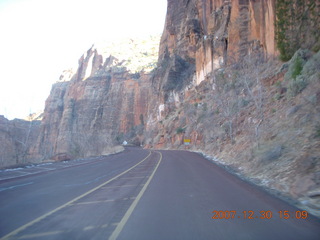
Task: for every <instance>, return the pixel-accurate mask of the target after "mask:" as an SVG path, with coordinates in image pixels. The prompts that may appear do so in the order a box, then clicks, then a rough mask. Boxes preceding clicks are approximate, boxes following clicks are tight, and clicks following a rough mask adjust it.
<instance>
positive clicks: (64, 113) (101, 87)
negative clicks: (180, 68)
mask: <svg viewBox="0 0 320 240" xmlns="http://www.w3.org/2000/svg"><path fill="white" fill-rule="evenodd" d="M142 42H145V44H151V48H149V49H146V46H145V45H141V44H140V48H141V49H140V50H139V51H138V50H137V49H138V48H139V47H138V46H137V42H135V41H134V40H132V39H131V40H129V41H128V42H126V44H127V45H128V46H123V49H122V50H121V49H120V51H121V52H120V53H115V55H117V54H118V55H119V54H124V55H126V56H127V57H128V54H129V55H130V54H131V53H130V51H131V50H132V51H138V53H135V54H136V55H138V56H139V57H140V58H139V59H136V58H137V56H135V59H133V58H132V56H129V57H128V58H127V59H121V58H117V57H115V56H113V55H111V54H110V52H109V53H108V54H107V55H106V57H104V56H102V55H101V54H99V52H98V51H99V50H98V49H97V48H96V47H92V48H90V49H89V50H88V51H87V52H86V53H85V54H84V55H83V56H82V57H81V58H80V59H79V66H78V69H77V70H76V71H75V72H74V73H72V72H70V70H69V71H65V72H64V73H63V75H61V77H60V81H59V82H57V83H56V84H54V85H53V87H52V90H51V93H50V96H49V98H48V99H47V101H46V105H45V106H46V107H45V111H44V117H43V121H42V124H41V130H40V135H39V138H38V141H37V144H36V145H35V147H34V148H33V149H32V150H31V154H32V155H33V156H35V158H36V159H39V160H40V159H42V160H44V159H54V160H65V159H73V158H79V157H87V156H97V155H103V154H108V153H111V152H113V151H116V150H115V149H114V146H115V145H117V144H118V145H119V144H121V143H122V141H124V140H127V141H128V140H129V139H130V140H132V142H135V143H136V144H140V141H141V137H142V136H141V135H142V131H143V128H144V119H146V114H147V110H148V107H149V104H148V102H149V101H148V100H149V98H150V89H151V83H150V81H149V78H150V73H148V72H147V71H148V68H150V64H151V65H152V64H153V63H152V59H151V61H150V60H148V59H147V60H145V58H147V56H149V57H151V58H154V59H155V60H156V56H157V52H156V51H157V48H154V46H153V45H154V44H156V45H157V44H158V39H156V40H154V39H153V42H152V41H151V43H150V41H149V42H148V41H144V40H143V41H142ZM138 43H139V41H138ZM118 47H119V46H118ZM128 48H129V49H128ZM132 48H134V49H132ZM147 48H148V47H147ZM130 49H131V50H130ZM109 50H110V49H109ZM110 51H111V50H110ZM113 51H114V49H113ZM141 51H143V52H142V53H141ZM154 55H155V56H154ZM120 57H121V56H120ZM134 61H140V62H142V64H141V63H139V62H138V63H135V65H134V66H133V62H134ZM137 69H138V70H137ZM139 70H140V71H139ZM136 71H137V72H136Z"/></svg>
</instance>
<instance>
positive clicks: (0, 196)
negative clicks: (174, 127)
mask: <svg viewBox="0 0 320 240" xmlns="http://www.w3.org/2000/svg"><path fill="white" fill-rule="evenodd" d="M59 164H60V165H61V163H57V166H60V165H59ZM43 168H44V169H43V170H39V169H41V167H38V169H37V171H33V173H32V171H30V172H29V173H28V174H24V175H15V176H13V175H11V177H10V178H8V177H3V176H4V175H5V174H6V173H5V172H3V173H0V206H1V207H0V238H1V239H36V240H37V239H41V240H42V239H44V240H48V239H55V240H56V239H68V240H69V239H86V240H87V239H129V240H134V239H137V240H138V239H139V240H143V239H146V240H157V239H159V240H170V239H183V240H187V239H192V240H195V239H219V240H221V239H244V240H249V239H259V240H260V239H268V240H269V239H276V240H277V239H290V240H293V239H302V240H308V239H317V240H319V239H320V220H319V219H317V218H315V217H313V216H310V215H308V216H307V215H306V212H305V211H302V210H300V209H297V208H295V207H293V206H290V205H289V204H287V203H285V202H283V201H282V200H280V199H277V198H274V197H273V196H271V195H269V194H267V193H266V192H264V191H262V190H260V189H258V188H257V187H255V186H252V185H250V184H247V183H246V182H244V181H242V180H240V179H239V178H237V177H235V176H233V175H231V174H229V173H228V172H226V171H225V170H223V169H221V168H220V167H218V166H216V165H215V164H213V163H211V162H209V161H208V160H206V159H204V158H203V157H201V156H200V155H198V154H196V153H190V152H185V151H149V150H143V149H139V148H127V149H126V150H125V151H124V152H122V153H119V154H116V155H111V156H105V157H100V158H95V159H93V160H91V161H84V162H80V163H79V164H71V165H70V166H69V167H56V168H55V164H51V165H50V167H49V169H50V170H48V167H43ZM19 171H21V172H24V171H25V170H23V169H22V170H19ZM26 171H27V170H26ZM2 175H3V176H2ZM1 179H2V180H1Z"/></svg>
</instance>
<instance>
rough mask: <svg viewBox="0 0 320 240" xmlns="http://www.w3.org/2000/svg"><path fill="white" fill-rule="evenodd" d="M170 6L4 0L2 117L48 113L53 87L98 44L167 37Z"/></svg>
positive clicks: (0, 3) (107, 0) (159, 1)
mask: <svg viewBox="0 0 320 240" xmlns="http://www.w3.org/2000/svg"><path fill="white" fill-rule="evenodd" d="M166 5H167V0H0V115H4V116H5V117H7V118H9V119H13V118H25V117H26V116H27V115H28V114H30V113H33V112H36V111H39V110H43V108H44V103H45V100H46V98H47V97H48V95H49V93H50V89H51V85H52V84H53V83H54V82H56V81H57V80H58V79H59V76H60V74H61V73H62V71H63V70H64V69H68V68H70V67H72V66H74V65H75V64H77V62H78V59H79V58H80V57H81V55H82V54H83V53H84V52H85V51H86V50H88V49H89V48H90V47H91V45H92V44H93V43H95V42H98V41H103V40H110V39H116V38H119V37H125V36H129V37H134V36H141V35H147V36H148V35H154V34H161V33H162V31H163V28H164V21H165V13H166Z"/></svg>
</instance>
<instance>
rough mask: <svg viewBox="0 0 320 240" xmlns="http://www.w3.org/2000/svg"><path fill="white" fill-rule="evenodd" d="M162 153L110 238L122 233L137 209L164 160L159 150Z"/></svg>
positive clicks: (112, 238) (114, 239) (110, 239)
mask: <svg viewBox="0 0 320 240" xmlns="http://www.w3.org/2000/svg"><path fill="white" fill-rule="evenodd" d="M157 153H159V154H160V158H159V161H158V163H157V165H156V167H155V168H154V170H153V172H152V174H151V175H150V177H149V179H148V181H147V182H146V183H145V185H144V186H143V188H142V189H141V191H140V192H139V194H138V196H137V197H136V199H135V200H134V201H133V203H132V204H131V206H130V207H129V209H128V210H127V212H126V214H125V215H124V216H123V218H122V219H121V221H120V222H119V224H118V225H117V227H116V228H115V230H114V231H113V233H112V234H111V236H110V237H109V240H116V239H117V238H118V236H119V234H120V233H121V231H122V229H123V227H124V226H125V225H126V223H127V221H128V219H129V217H130V216H131V214H132V212H133V210H134V209H135V207H136V206H137V204H138V202H139V201H140V199H141V197H142V195H143V194H144V192H145V191H146V189H147V187H148V185H149V183H150V182H151V179H152V178H153V176H154V174H155V172H156V171H157V169H158V167H159V165H160V162H161V160H162V154H161V152H157Z"/></svg>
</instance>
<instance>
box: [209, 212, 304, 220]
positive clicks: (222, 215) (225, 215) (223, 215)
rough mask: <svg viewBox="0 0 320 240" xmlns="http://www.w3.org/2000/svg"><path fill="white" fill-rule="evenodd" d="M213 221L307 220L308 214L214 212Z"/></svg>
mask: <svg viewBox="0 0 320 240" xmlns="http://www.w3.org/2000/svg"><path fill="white" fill-rule="evenodd" d="M212 213H213V215H212V217H211V218H212V219H272V218H280V219H307V218H308V212H307V211H287V210H283V211H278V212H272V211H270V210H268V211H252V210H246V211H233V210H231V211H218V210H214V211H212Z"/></svg>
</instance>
